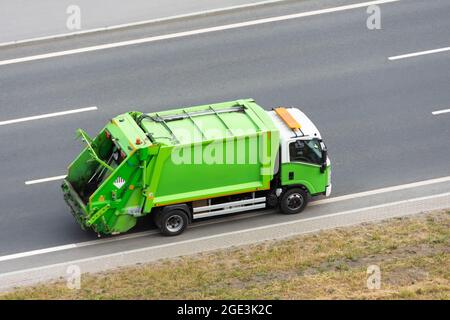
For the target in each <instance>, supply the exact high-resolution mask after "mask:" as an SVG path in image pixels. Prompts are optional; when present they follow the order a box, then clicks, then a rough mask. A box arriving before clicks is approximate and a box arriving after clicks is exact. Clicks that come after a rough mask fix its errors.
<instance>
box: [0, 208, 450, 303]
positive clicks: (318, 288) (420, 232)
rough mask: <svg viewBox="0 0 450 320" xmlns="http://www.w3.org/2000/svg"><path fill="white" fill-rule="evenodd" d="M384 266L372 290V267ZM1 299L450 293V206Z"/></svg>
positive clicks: (111, 273)
mask: <svg viewBox="0 0 450 320" xmlns="http://www.w3.org/2000/svg"><path fill="white" fill-rule="evenodd" d="M371 265H376V266H378V267H379V268H380V271H381V288H380V289H368V287H367V279H368V274H367V268H368V267H369V266H371ZM0 298H1V299H449V298H450V211H438V212H432V213H427V214H421V215H415V216H411V217H407V218H396V219H391V220H387V221H383V222H380V223H370V224H364V225H359V226H354V227H346V228H339V229H334V230H328V231H321V232H318V233H314V234H309V235H302V236H297V237H294V238H290V239H286V240H279V241H268V242H264V243H261V244H257V245H251V246H245V247H239V248H232V249H228V250H221V251H215V252H211V253H203V254H199V255H195V256H190V257H183V258H177V259H168V260H163V261H159V262H156V263H151V264H145V265H139V266H135V267H128V268H121V269H118V270H114V271H109V272H104V273H99V274H92V275H83V277H82V281H81V289H79V290H71V289H68V288H67V286H66V283H65V282H64V281H59V282H55V283H47V284H42V285H38V286H33V287H26V288H18V289H16V290H14V291H12V292H9V293H5V294H2V295H0Z"/></svg>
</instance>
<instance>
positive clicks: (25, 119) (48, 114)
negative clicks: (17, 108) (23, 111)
mask: <svg viewBox="0 0 450 320" xmlns="http://www.w3.org/2000/svg"><path fill="white" fill-rule="evenodd" d="M95 110H98V108H97V107H95V106H94V107H87V108H80V109H73V110H67V111H61V112H54V113H47V114H42V115H39V116H32V117H26V118H20V119H13V120H6V121H0V126H5V125H8V124H13V123H19V122H26V121H33V120H40V119H46V118H53V117H60V116H65V115H68V114H74V113H80V112H87V111H95Z"/></svg>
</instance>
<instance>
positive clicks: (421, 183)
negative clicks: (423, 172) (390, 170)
mask: <svg viewBox="0 0 450 320" xmlns="http://www.w3.org/2000/svg"><path fill="white" fill-rule="evenodd" d="M443 182H450V176H448V177H442V178H437V179H430V180H424V181H418V182H413V183H408V184H402V185H397V186H392V187H387V188H381V189H375V190H370V191H364V192H359V193H353V194H348V195H345V196H340V197H334V198H329V199H323V200H317V201H314V202H311V203H310V204H309V205H310V206H316V205H321V204H327V203H334V202H339V201H344V200H351V199H356V198H362V197H367V196H373V195H377V194H381V193H386V192H394V191H400V190H405V189H411V188H418V187H423V186H428V185H431V184H436V183H443Z"/></svg>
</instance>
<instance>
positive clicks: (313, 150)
mask: <svg viewBox="0 0 450 320" xmlns="http://www.w3.org/2000/svg"><path fill="white" fill-rule="evenodd" d="M289 157H290V161H291V162H307V163H313V164H318V165H320V164H322V148H321V146H320V142H319V140H318V139H312V140H296V141H293V142H291V143H290V144H289Z"/></svg>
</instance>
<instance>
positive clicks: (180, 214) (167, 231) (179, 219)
mask: <svg viewBox="0 0 450 320" xmlns="http://www.w3.org/2000/svg"><path fill="white" fill-rule="evenodd" d="M158 215H159V217H158V219H157V223H156V225H157V226H158V228H159V230H161V233H162V234H163V235H165V236H176V235H179V234H181V233H182V232H183V231H184V230H185V229H186V227H187V224H188V216H187V214H186V212H184V211H183V210H179V209H173V210H168V211H165V212H164V211H163V212H161V213H160V214H158Z"/></svg>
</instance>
